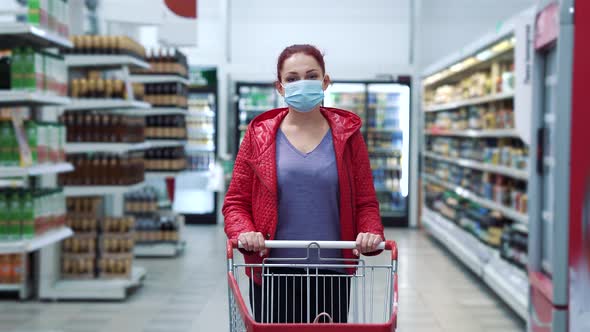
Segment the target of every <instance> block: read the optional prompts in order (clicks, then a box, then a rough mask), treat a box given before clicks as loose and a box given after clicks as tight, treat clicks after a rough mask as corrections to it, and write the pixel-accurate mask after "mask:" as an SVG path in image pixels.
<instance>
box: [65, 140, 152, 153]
mask: <svg viewBox="0 0 590 332" xmlns="http://www.w3.org/2000/svg"><path fill="white" fill-rule="evenodd" d="M150 147H151V144H150V143H148V142H141V143H107V142H105V143H101V142H96V143H85V142H80V143H67V144H66V146H65V151H66V153H70V154H71V153H85V152H112V153H125V152H131V151H141V150H147V149H149V148H150Z"/></svg>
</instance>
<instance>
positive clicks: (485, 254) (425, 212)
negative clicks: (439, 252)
mask: <svg viewBox="0 0 590 332" xmlns="http://www.w3.org/2000/svg"><path fill="white" fill-rule="evenodd" d="M422 222H423V224H424V226H426V228H427V229H428V230H429V231H430V233H431V234H432V235H433V236H434V237H435V238H436V239H437V240H438V241H439V242H440V243H441V244H443V245H444V246H445V247H447V248H448V249H449V250H450V251H451V252H452V253H453V254H454V255H455V256H456V257H457V258H458V259H459V260H460V261H461V262H463V264H465V265H466V266H467V267H468V268H469V269H470V270H471V271H473V272H474V273H475V274H477V275H478V276H479V277H482V276H483V269H484V265H485V264H486V263H487V261H489V259H490V258H491V257H492V255H493V252H494V249H492V248H489V247H486V246H485V245H483V244H481V243H479V242H478V241H477V239H475V238H473V237H472V236H471V235H470V234H468V233H467V232H465V231H464V230H462V229H461V228H459V227H458V226H456V225H455V224H453V223H452V222H451V221H449V220H448V219H446V218H444V217H443V216H441V215H440V214H438V213H436V212H434V211H432V210H430V209H428V208H423V209H422Z"/></svg>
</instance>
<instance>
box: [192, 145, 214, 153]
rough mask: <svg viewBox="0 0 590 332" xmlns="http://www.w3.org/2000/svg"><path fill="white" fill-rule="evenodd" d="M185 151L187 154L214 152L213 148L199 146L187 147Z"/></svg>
mask: <svg viewBox="0 0 590 332" xmlns="http://www.w3.org/2000/svg"><path fill="white" fill-rule="evenodd" d="M185 150H186V151H189V152H214V151H215V147H214V146H199V145H190V144H189V145H187V146H185Z"/></svg>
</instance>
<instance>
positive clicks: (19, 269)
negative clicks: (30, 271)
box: [0, 254, 25, 285]
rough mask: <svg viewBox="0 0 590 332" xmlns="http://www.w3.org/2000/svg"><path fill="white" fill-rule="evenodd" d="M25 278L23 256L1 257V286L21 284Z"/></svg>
mask: <svg viewBox="0 0 590 332" xmlns="http://www.w3.org/2000/svg"><path fill="white" fill-rule="evenodd" d="M24 277H25V271H24V268H23V255H22V254H2V255H0V285H1V284H20V283H21V282H22V281H23V280H24Z"/></svg>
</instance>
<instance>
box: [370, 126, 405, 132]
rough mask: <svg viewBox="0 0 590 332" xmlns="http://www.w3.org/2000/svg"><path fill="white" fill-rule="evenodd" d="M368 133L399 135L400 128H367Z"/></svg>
mask: <svg viewBox="0 0 590 332" xmlns="http://www.w3.org/2000/svg"><path fill="white" fill-rule="evenodd" d="M368 132H370V133H401V132H402V130H401V128H371V127H369V129H368Z"/></svg>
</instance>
